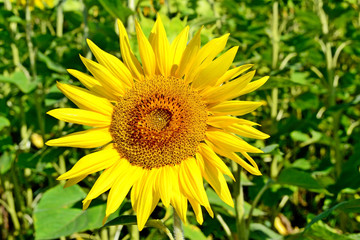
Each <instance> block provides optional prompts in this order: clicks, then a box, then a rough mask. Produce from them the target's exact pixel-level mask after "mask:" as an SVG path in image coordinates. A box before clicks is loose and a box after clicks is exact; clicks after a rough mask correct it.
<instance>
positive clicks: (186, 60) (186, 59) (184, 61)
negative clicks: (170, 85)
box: [175, 27, 202, 78]
mask: <svg viewBox="0 0 360 240" xmlns="http://www.w3.org/2000/svg"><path fill="white" fill-rule="evenodd" d="M201 29H202V27H201V28H200V29H199V31H197V33H196V34H195V36H194V37H193V38H192V39H191V40H190V42H189V44H188V45H187V46H186V48H185V50H184V53H183V55H182V56H181V60H180V63H179V67H178V68H177V70H176V73H175V77H178V78H181V77H183V76H184V75H186V74H187V73H188V70H189V69H190V67H191V65H192V64H193V62H194V61H195V58H196V56H197V54H198V52H199V49H200V44H201V43H200V33H201Z"/></svg>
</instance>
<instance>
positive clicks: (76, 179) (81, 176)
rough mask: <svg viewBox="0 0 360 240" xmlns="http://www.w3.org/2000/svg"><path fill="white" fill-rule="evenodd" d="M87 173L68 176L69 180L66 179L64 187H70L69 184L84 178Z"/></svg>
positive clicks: (71, 184)
mask: <svg viewBox="0 0 360 240" xmlns="http://www.w3.org/2000/svg"><path fill="white" fill-rule="evenodd" d="M87 175H88V174H84V175H80V176H78V177H74V178H70V179H69V180H67V181H66V183H65V185H64V188H68V187H71V186H73V185H75V184H77V183H78V182H80V181H81V180H83V179H84V178H86V177H87Z"/></svg>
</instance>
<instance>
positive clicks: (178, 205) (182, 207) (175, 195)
mask: <svg viewBox="0 0 360 240" xmlns="http://www.w3.org/2000/svg"><path fill="white" fill-rule="evenodd" d="M171 170H172V171H173V174H174V176H175V178H176V179H177V181H179V180H178V179H179V167H178V166H174V167H172V168H171ZM171 205H172V206H173V207H174V209H175V211H176V212H177V214H178V215H179V217H180V219H181V220H182V221H183V223H186V212H187V198H186V196H185V195H184V194H183V193H182V192H181V191H180V188H179V183H177V184H176V183H174V184H173V192H172V198H171Z"/></svg>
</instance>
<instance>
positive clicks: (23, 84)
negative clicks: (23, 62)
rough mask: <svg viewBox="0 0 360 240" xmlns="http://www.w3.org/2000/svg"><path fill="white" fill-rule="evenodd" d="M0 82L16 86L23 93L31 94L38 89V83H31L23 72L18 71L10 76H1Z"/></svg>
mask: <svg viewBox="0 0 360 240" xmlns="http://www.w3.org/2000/svg"><path fill="white" fill-rule="evenodd" d="M0 82H8V83H12V84H15V85H16V86H17V87H18V88H19V89H20V90H21V91H22V92H23V93H29V92H31V91H33V90H34V89H35V88H36V82H30V80H29V79H28V78H27V77H26V75H25V74H24V73H23V72H21V71H16V72H14V73H13V74H11V75H10V76H4V75H0Z"/></svg>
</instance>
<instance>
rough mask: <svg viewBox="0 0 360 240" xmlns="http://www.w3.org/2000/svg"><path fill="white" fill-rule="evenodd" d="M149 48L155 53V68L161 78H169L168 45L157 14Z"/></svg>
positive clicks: (169, 60)
mask: <svg viewBox="0 0 360 240" xmlns="http://www.w3.org/2000/svg"><path fill="white" fill-rule="evenodd" d="M149 39H150V43H151V46H152V48H153V50H154V53H155V58H156V60H157V66H158V69H159V71H160V73H161V74H162V75H163V76H169V74H170V70H171V60H172V59H170V44H169V41H168V39H167V37H166V32H165V28H164V25H163V23H162V21H161V17H160V15H159V14H158V15H157V18H156V22H155V24H154V27H153V29H152V31H151V35H150V37H149Z"/></svg>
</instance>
